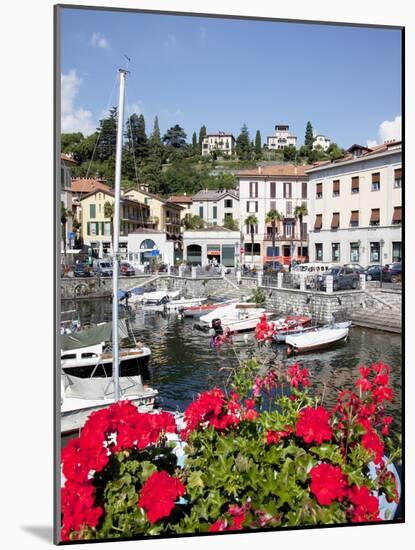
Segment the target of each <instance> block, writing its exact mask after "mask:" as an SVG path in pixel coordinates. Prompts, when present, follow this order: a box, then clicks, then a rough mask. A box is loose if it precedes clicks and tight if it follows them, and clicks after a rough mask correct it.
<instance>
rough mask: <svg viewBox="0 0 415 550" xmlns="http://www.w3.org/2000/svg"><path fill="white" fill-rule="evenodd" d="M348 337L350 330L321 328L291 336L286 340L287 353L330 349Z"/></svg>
mask: <svg viewBox="0 0 415 550" xmlns="http://www.w3.org/2000/svg"><path fill="white" fill-rule="evenodd" d="M348 335H349V329H348V328H321V329H315V330H310V331H307V332H306V333H305V334H299V335H296V336H292V335H289V336H287V337H286V339H285V342H286V344H287V353H288V354H290V353H291V352H294V353H303V352H307V351H315V350H319V349H325V348H329V347H331V346H334V345H336V344H338V343H340V342H344V341H345V340H346V339H347V337H348Z"/></svg>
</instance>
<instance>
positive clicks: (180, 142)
mask: <svg viewBox="0 0 415 550" xmlns="http://www.w3.org/2000/svg"><path fill="white" fill-rule="evenodd" d="M186 138H187V135H186V132H185V131H184V130H183V128H182V127H181V126H179V125H178V124H176V125H175V126H172V127H171V128H169V129H168V130H167V132H166V133H165V134H164V136H163V141H164V143H165V144H166V145H167V146H168V147H171V148H172V149H184V148H185V147H186Z"/></svg>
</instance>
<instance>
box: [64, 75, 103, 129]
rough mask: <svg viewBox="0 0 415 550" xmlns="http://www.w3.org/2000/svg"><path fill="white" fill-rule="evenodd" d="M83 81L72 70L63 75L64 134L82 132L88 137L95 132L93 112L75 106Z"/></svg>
mask: <svg viewBox="0 0 415 550" xmlns="http://www.w3.org/2000/svg"><path fill="white" fill-rule="evenodd" d="M81 85H82V79H81V78H79V77H78V76H77V74H76V70H75V69H72V70H70V71H69V72H68V73H67V74H63V73H62V74H61V130H62V132H82V133H83V134H84V135H85V136H88V135H90V134H92V133H93V132H95V129H96V128H95V124H94V123H93V119H92V113H91V111H87V110H86V109H82V107H76V106H75V99H76V96H77V95H78V92H79V88H80V86H81Z"/></svg>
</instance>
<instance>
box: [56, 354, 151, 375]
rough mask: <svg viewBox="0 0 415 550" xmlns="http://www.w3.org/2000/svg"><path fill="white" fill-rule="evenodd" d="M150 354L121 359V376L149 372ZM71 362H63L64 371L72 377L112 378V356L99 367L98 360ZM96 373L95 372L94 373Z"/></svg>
mask: <svg viewBox="0 0 415 550" xmlns="http://www.w3.org/2000/svg"><path fill="white" fill-rule="evenodd" d="M150 356H151V354H150V353H143V354H142V355H138V354H134V355H131V356H125V357H122V356H121V357H120V359H121V361H120V369H119V370H120V373H119V375H120V376H135V375H139V374H141V373H142V372H143V371H144V372H146V370H148V364H149V361H150ZM71 363H72V362H71V361H70V360H69V361H62V365H61V366H62V370H63V371H64V372H65V374H69V375H71V376H78V377H79V378H90V377H91V376H93V377H99V378H103V377H106V378H110V377H112V356H111V357H108V358H103V359H102V360H101V361H100V363H99V365H98V367H97V359H96V358H93V359H92V360H89V361H88V360H87V359H81V360H80V361H78V362H77V364H71ZM94 371H95V372H94Z"/></svg>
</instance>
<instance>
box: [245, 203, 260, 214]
mask: <svg viewBox="0 0 415 550" xmlns="http://www.w3.org/2000/svg"><path fill="white" fill-rule="evenodd" d="M246 211H247V212H251V213H252V212H258V201H247V203H246Z"/></svg>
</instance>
